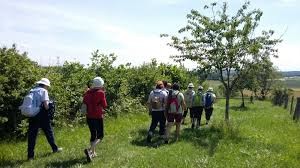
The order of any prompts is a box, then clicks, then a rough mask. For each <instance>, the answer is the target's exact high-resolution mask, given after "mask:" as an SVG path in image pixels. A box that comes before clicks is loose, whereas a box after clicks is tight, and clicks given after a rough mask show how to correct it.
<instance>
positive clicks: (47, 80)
mask: <svg viewBox="0 0 300 168" xmlns="http://www.w3.org/2000/svg"><path fill="white" fill-rule="evenodd" d="M36 84H43V85H46V86H48V87H50V81H49V79H47V78H42V79H41V80H40V81H37V82H36Z"/></svg>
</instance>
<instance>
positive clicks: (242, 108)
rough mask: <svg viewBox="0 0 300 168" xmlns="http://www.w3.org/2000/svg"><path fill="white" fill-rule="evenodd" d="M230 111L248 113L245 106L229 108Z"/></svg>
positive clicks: (247, 108)
mask: <svg viewBox="0 0 300 168" xmlns="http://www.w3.org/2000/svg"><path fill="white" fill-rule="evenodd" d="M230 109H231V110H234V111H249V107H247V106H245V107H241V106H231V107H230Z"/></svg>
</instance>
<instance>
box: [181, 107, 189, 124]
mask: <svg viewBox="0 0 300 168" xmlns="http://www.w3.org/2000/svg"><path fill="white" fill-rule="evenodd" d="M187 113H188V109H187V110H185V111H184V112H183V118H182V124H184V122H185V118H186V116H187Z"/></svg>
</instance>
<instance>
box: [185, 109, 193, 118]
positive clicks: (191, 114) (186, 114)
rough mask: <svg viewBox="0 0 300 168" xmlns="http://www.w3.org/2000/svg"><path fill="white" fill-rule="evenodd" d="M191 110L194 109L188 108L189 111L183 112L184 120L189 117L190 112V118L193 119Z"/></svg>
mask: <svg viewBox="0 0 300 168" xmlns="http://www.w3.org/2000/svg"><path fill="white" fill-rule="evenodd" d="M191 110H192V108H187V110H186V111H184V112H183V118H185V117H186V116H187V113H188V111H190V117H191V118H192V114H191Z"/></svg>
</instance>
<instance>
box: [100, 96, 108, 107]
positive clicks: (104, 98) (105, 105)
mask: <svg viewBox="0 0 300 168" xmlns="http://www.w3.org/2000/svg"><path fill="white" fill-rule="evenodd" d="M100 93H101V94H100V95H101V97H100V99H101V100H100V102H101V107H102V108H103V109H106V107H107V101H106V96H105V93H104V92H100Z"/></svg>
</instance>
